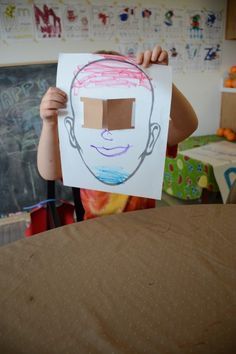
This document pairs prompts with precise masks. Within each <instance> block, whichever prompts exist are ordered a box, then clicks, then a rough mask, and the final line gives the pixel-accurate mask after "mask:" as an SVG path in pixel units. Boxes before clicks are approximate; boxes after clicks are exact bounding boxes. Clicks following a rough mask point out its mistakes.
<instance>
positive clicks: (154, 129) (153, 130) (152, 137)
mask: <svg viewBox="0 0 236 354" xmlns="http://www.w3.org/2000/svg"><path fill="white" fill-rule="evenodd" d="M160 132H161V127H160V125H159V124H158V123H152V124H151V126H150V133H149V139H148V145H147V150H146V155H150V154H151V153H152V151H153V149H154V146H155V145H156V142H157V139H158V137H159V135H160Z"/></svg>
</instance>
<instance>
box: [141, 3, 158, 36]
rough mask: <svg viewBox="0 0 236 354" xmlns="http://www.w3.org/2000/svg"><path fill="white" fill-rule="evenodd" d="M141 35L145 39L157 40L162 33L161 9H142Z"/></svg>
mask: <svg viewBox="0 0 236 354" xmlns="http://www.w3.org/2000/svg"><path fill="white" fill-rule="evenodd" d="M140 13H141V35H142V37H143V38H145V40H146V39H149V38H156V41H157V38H158V37H160V33H161V8H160V7H142V9H141V11H140Z"/></svg>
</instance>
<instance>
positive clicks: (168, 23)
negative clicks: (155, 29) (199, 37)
mask: <svg viewBox="0 0 236 354" xmlns="http://www.w3.org/2000/svg"><path fill="white" fill-rule="evenodd" d="M183 28H184V10H183V9H178V8H167V7H165V9H164V11H163V12H162V32H163V36H164V38H165V39H167V40H172V41H173V40H178V41H180V40H183V36H184V31H183Z"/></svg>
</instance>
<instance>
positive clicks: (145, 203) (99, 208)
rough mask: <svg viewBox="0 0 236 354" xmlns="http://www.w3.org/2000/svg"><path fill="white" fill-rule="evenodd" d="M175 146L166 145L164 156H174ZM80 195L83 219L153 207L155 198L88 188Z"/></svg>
mask: <svg viewBox="0 0 236 354" xmlns="http://www.w3.org/2000/svg"><path fill="white" fill-rule="evenodd" d="M177 148H178V146H177V145H175V146H167V149H166V156H168V157H175V156H176V154H177ZM80 195H81V201H82V204H83V206H84V210H85V214H84V219H85V220H86V219H91V218H95V217H97V216H102V215H110V214H117V213H121V212H127V211H134V210H140V209H149V208H155V199H149V198H142V197H134V196H129V195H123V194H115V193H107V192H99V191H93V190H89V189H81V190H80Z"/></svg>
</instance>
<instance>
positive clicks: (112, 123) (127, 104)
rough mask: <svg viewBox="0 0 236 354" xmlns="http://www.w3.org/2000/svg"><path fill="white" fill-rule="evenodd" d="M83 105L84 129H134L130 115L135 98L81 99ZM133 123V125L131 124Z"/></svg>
mask: <svg viewBox="0 0 236 354" xmlns="http://www.w3.org/2000/svg"><path fill="white" fill-rule="evenodd" d="M80 100H81V101H82V102H83V104H84V125H83V126H84V127H85V128H90V129H108V130H121V129H131V128H134V122H132V115H133V110H134V103H135V98H118V99H107V100H104V99H99V98H89V97H81V98H80ZM132 123H133V124H132Z"/></svg>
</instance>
